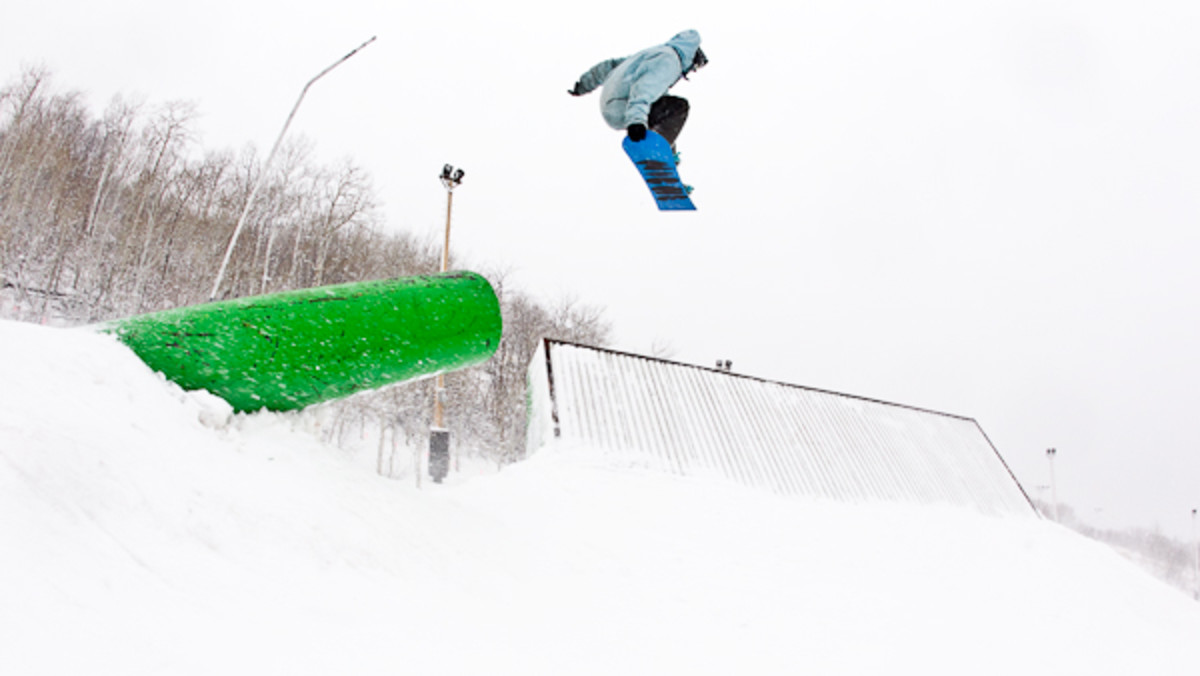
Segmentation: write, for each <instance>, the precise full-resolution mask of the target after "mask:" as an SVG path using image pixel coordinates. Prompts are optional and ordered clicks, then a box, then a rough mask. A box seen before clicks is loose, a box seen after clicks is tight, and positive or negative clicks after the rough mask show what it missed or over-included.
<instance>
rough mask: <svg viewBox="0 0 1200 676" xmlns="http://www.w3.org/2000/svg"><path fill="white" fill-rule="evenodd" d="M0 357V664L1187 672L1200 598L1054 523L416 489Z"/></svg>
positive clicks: (613, 473) (35, 333) (541, 481)
mask: <svg viewBox="0 0 1200 676" xmlns="http://www.w3.org/2000/svg"><path fill="white" fill-rule="evenodd" d="M0 354H2V355H3V356H2V357H0V672H3V673H5V674H43V673H47V674H83V673H86V674H332V673H338V674H375V673H380V674H384V673H387V674H391V673H416V674H481V673H487V674H522V675H527V674H617V673H624V674H668V673H669V674H703V673H708V674H729V673H742V674H795V673H815V674H905V673H913V674H922V675H923V676H924V675H927V674H954V675H956V676H958V675H961V674H1006V675H1007V674H1014V673H1023V674H1088V675H1089V676H1094V675H1097V674H1120V675H1122V676H1123V675H1126V674H1134V673H1145V674H1156V675H1161V674H1195V673H1200V645H1198V644H1197V641H1196V637H1197V636H1200V606H1198V605H1197V604H1195V603H1194V602H1193V601H1192V600H1190V599H1189V598H1187V597H1186V596H1185V595H1183V594H1181V593H1179V592H1177V591H1175V590H1172V589H1170V588H1168V587H1166V586H1165V585H1163V584H1161V583H1159V582H1157V581H1155V580H1153V579H1151V578H1150V577H1149V576H1147V575H1145V574H1143V573H1142V572H1140V571H1139V570H1137V569H1136V568H1135V567H1134V566H1133V564H1131V563H1128V562H1126V561H1125V560H1123V559H1122V558H1121V557H1119V556H1117V555H1116V554H1113V553H1112V552H1111V551H1109V550H1108V549H1106V548H1104V547H1103V546H1101V545H1098V544H1095V543H1092V542H1090V541H1088V540H1085V539H1083V538H1081V537H1079V536H1076V535H1074V534H1071V533H1069V532H1067V531H1065V530H1063V529H1061V528H1059V527H1058V526H1055V525H1053V524H1050V523H1043V522H1032V523H1030V522H1014V521H1004V520H998V519H991V518H985V517H981V516H977V515H975V514H972V513H967V512H962V511H955V510H951V509H944V510H943V509H927V508H925V509H922V508H915V507H897V506H889V505H857V506H853V505H842V504H833V503H811V502H804V501H798V500H795V499H784V498H780V497H776V496H772V495H765V494H759V493H755V492H753V491H750V490H749V489H745V488H741V487H738V486H735V485H731V484H726V483H721V482H719V481H716V480H708V479H698V478H681V477H675V476H670V475H666V474H660V473H655V472H651V471H647V470H639V469H636V468H628V467H618V466H614V465H612V464H611V462H606V461H604V460H602V459H601V458H600V457H599V456H598V455H596V454H594V453H591V452H589V451H588V449H583V448H552V449H549V450H547V451H545V452H543V453H541V454H539V455H538V456H536V457H534V458H532V459H530V460H528V461H526V462H524V463H521V464H519V465H516V466H512V467H509V468H507V469H505V470H504V471H502V472H500V473H498V474H493V475H488V476H478V477H472V478H469V479H463V478H462V477H458V478H457V479H456V480H455V481H452V482H450V483H449V484H447V485H434V484H429V483H426V484H425V486H424V487H423V488H421V489H418V488H417V487H416V486H414V485H413V483H412V482H397V481H391V480H387V479H383V478H380V477H377V476H375V475H374V474H373V473H372V472H371V471H370V470H369V469H368V468H363V467H362V466H360V465H358V464H355V463H353V462H351V461H350V460H348V459H347V457H346V455H345V454H344V453H342V452H341V451H338V450H337V449H332V448H329V447H326V446H323V445H322V444H321V443H319V441H318V440H317V439H316V438H315V437H314V436H312V435H311V434H309V433H308V432H306V431H305V425H302V424H299V422H300V421H301V419H300V418H299V417H297V416H280V415H252V416H231V415H230V413H229V408H228V406H226V405H225V404H224V403H223V402H221V401H220V400H218V399H216V398H214V397H211V396H208V395H204V394H198V393H184V392H182V391H180V390H178V388H175V387H174V386H172V385H170V384H168V383H166V382H165V381H163V380H162V379H161V378H160V377H158V376H156V375H155V374H153V373H151V372H149V371H148V370H147V369H145V368H144V367H143V366H142V365H141V363H140V362H139V361H138V360H137V359H136V358H135V357H134V356H133V355H132V354H131V353H130V352H128V351H127V350H126V349H125V348H124V347H122V346H121V345H119V344H118V343H116V342H115V341H114V340H112V339H111V338H108V337H103V336H98V335H95V334H92V333H90V332H87V331H85V330H66V329H51V328H44V327H37V326H32V325H25V324H17V323H12V322H0Z"/></svg>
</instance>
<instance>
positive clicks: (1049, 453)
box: [1046, 448, 1058, 522]
mask: <svg viewBox="0 0 1200 676" xmlns="http://www.w3.org/2000/svg"><path fill="white" fill-rule="evenodd" d="M1055 455H1058V451H1057V450H1055V449H1053V448H1048V449H1046V459H1047V460H1048V461H1049V462H1050V505H1051V508H1052V509H1053V512H1054V520H1055V521H1056V522H1057V521H1058V487H1057V486H1056V485H1055V483H1054V456H1055Z"/></svg>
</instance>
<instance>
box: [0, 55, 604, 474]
mask: <svg viewBox="0 0 1200 676" xmlns="http://www.w3.org/2000/svg"><path fill="white" fill-rule="evenodd" d="M196 119H197V113H196V106H195V104H193V103H190V102H180V101H172V102H168V103H165V104H161V105H153V106H151V105H147V104H145V103H140V102H134V101H130V100H128V99H125V98H123V97H116V98H114V99H113V100H112V101H111V102H110V103H109V104H108V106H107V107H106V108H105V109H104V110H103V112H102V113H100V114H99V115H98V116H97V115H96V114H94V113H93V112H92V111H91V110H90V109H89V108H88V106H87V104H86V101H85V99H84V96H83V95H82V94H81V93H80V92H77V91H59V90H57V89H56V87H55V86H54V83H53V81H52V77H51V75H50V73H49V72H48V71H46V70H45V69H40V68H30V69H26V70H25V71H23V72H22V73H21V74H20V75H19V76H18V77H17V78H15V79H14V80H13V81H12V82H10V83H9V84H7V85H6V86H4V87H3V88H2V89H0V297H2V298H5V299H8V302H7V303H4V304H0V312H2V313H3V314H6V315H8V316H10V317H17V318H22V319H33V320H41V321H47V320H49V321H54V322H56V323H64V324H86V323H93V322H97V321H103V320H106V319H112V318H117V317H123V316H128V315H132V314H139V313H143V312H151V311H156V310H162V309H167V308H172V307H179V306H183V305H190V304H194V303H199V302H203V301H206V300H208V297H209V294H210V292H211V290H212V284H213V282H214V280H215V278H216V274H217V270H218V269H219V267H220V265H221V261H222V258H223V256H224V254H225V248H226V246H227V245H228V243H229V240H230V237H231V235H232V233H233V230H234V227H235V226H236V224H237V221H238V219H239V217H240V216H241V214H242V211H243V209H244V208H245V206H246V201H247V199H248V198H249V196H250V194H251V189H252V187H253V185H254V183H255V182H256V181H257V180H258V179H259V177H260V176H261V177H262V181H263V183H262V186H261V188H260V190H259V193H258V195H257V197H256V199H255V202H254V204H253V205H252V208H251V209H250V211H249V212H248V215H247V218H246V222H245V224H244V227H243V230H242V233H241V235H240V237H239V239H238V242H237V245H236V246H235V247H234V249H233V251H232V252H231V257H230V260H229V263H228V267H227V270H226V273H225V276H224V281H223V283H222V285H221V287H220V290H219V296H220V297H221V298H234V297H240V296H248V295H256V294H261V293H271V292H276V291H283V290H288V289H298V288H308V287H314V286H322V285H326V284H337V283H343V282H353V281H362V280H369V279H381V278H389V277H397V276H407V275H418V274H430V273H434V272H436V271H437V270H438V269H439V267H440V258H441V252H440V246H441V245H440V243H434V242H433V241H432V240H431V239H429V238H420V237H416V236H414V235H412V234H410V233H406V232H394V231H392V230H391V229H389V228H386V227H385V226H386V224H385V223H384V220H383V216H382V213H381V211H380V209H379V208H378V204H377V199H376V197H375V194H374V192H373V188H372V185H371V178H370V176H369V175H368V174H367V172H366V171H365V170H363V169H362V168H361V167H359V166H357V165H356V164H355V163H354V162H353V161H350V160H346V161H342V162H340V163H337V164H334V165H332V166H327V165H321V164H318V163H317V162H316V161H315V160H314V159H313V154H314V153H313V150H312V144H311V143H309V142H307V141H305V140H303V139H289V140H287V141H285V143H284V144H283V146H281V148H280V150H279V152H278V154H277V155H276V157H275V159H274V160H273V162H272V165H271V166H270V167H264V166H263V164H264V158H261V157H260V156H259V154H258V152H257V151H256V150H255V148H254V147H253V146H252V145H247V146H246V148H245V149H243V150H241V151H239V152H233V151H230V150H207V149H203V148H200V147H199V145H198V143H197V140H196V139H197V134H196V128H195V124H196ZM264 172H265V173H264ZM451 258H452V259H453V252H451ZM452 267H453V266H452ZM481 272H482V274H484V275H485V276H486V277H488V278H489V280H490V281H491V282H492V284H493V287H494V288H495V289H496V290H497V295H498V296H499V297H500V301H501V312H502V314H503V317H504V334H503V337H502V340H501V343H500V346H499V349H498V350H497V353H496V356H495V357H494V358H493V359H491V360H490V361H489V362H487V363H486V364H484V365H482V366H478V367H475V368H472V369H468V370H466V371H463V372H460V373H453V374H448V375H447V389H446V395H445V396H446V397H447V398H448V401H447V404H448V409H449V410H450V411H453V412H456V415H451V416H450V417H449V418H448V420H447V423H448V425H449V427H450V429H451V433H452V436H454V437H456V438H458V439H461V440H462V441H461V443H462V444H464V445H465V446H468V447H471V448H475V449H478V450H480V451H481V452H486V453H488V454H489V455H492V456H493V457H495V458H497V459H498V460H500V461H502V462H503V461H505V460H507V459H511V458H513V457H515V456H517V455H519V454H520V452H521V449H522V448H523V443H524V441H523V439H524V422H525V403H524V389H525V368H526V366H527V365H528V361H529V359H530V357H531V355H532V352H533V349H534V347H535V346H536V343H537V341H538V340H539V339H540V338H542V337H544V336H549V337H554V338H560V339H564V340H574V341H580V342H586V343H590V344H596V345H604V344H606V343H607V341H608V337H609V332H610V327H609V325H608V323H607V322H606V321H605V320H604V318H603V315H602V313H601V312H600V311H599V310H597V309H595V308H593V307H589V306H584V305H581V304H579V303H576V302H573V301H570V300H564V301H561V302H559V303H557V304H551V305H547V304H546V303H545V302H541V301H538V300H535V299H533V298H532V297H530V296H529V295H527V294H524V293H522V292H520V291H519V290H517V289H513V288H510V287H509V285H507V284H505V279H504V274H503V273H499V272H491V273H489V271H488V270H482V271H481ZM432 396H433V391H432V385H431V384H430V383H429V382H418V383H412V384H408V385H401V386H396V387H394V388H388V389H387V390H385V391H382V392H376V393H372V394H370V395H365V396H358V397H353V398H351V399H349V400H347V401H344V402H340V403H338V404H337V405H335V406H334V407H333V410H334V411H335V414H334V419H333V429H334V430H336V434H335V436H336V435H340V434H344V433H345V431H346V430H348V429H351V428H355V429H361V428H363V427H364V426H370V425H374V426H377V429H379V430H381V431H389V432H391V433H392V434H393V435H402V436H403V437H407V438H408V439H409V440H410V441H411V442H413V443H420V441H419V440H420V439H421V437H422V436H423V435H427V433H428V429H429V422H430V420H429V416H430V411H431V408H432V407H431V404H430V402H431V399H432Z"/></svg>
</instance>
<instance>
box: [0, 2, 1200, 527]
mask: <svg viewBox="0 0 1200 676" xmlns="http://www.w3.org/2000/svg"><path fill="white" fill-rule="evenodd" d="M8 4H9V6H7V7H6V9H5V20H4V22H3V23H2V24H0V78H3V80H2V81H3V82H5V83H9V82H12V81H14V80H15V78H16V76H17V75H18V74H19V72H20V70H21V68H22V67H23V66H26V65H34V64H38V65H44V66H46V67H47V68H49V69H50V71H51V72H52V73H53V75H54V81H55V83H56V85H57V87H58V88H60V89H64V90H65V89H78V90H81V91H83V92H85V93H86V94H87V100H88V101H89V103H90V104H91V105H92V107H93V109H94V111H95V112H96V113H97V114H99V113H100V112H101V111H102V110H103V108H104V107H105V106H106V105H107V104H108V102H109V100H110V99H111V98H112V96H114V95H116V94H121V95H123V96H126V97H128V98H141V99H144V100H145V101H146V102H147V103H148V104H149V105H157V104H161V103H164V102H166V101H172V100H189V101H194V102H196V104H197V106H198V109H199V111H200V114H201V117H200V118H199V120H198V122H197V123H196V128H197V130H198V131H199V132H200V134H201V138H200V142H201V144H202V146H203V147H204V148H206V149H210V150H211V149H226V148H228V149H241V148H242V147H244V146H245V145H247V144H254V145H255V146H257V147H258V148H259V149H260V151H261V152H263V153H265V152H266V151H267V150H268V149H269V148H270V145H271V143H272V142H273V141H274V139H275V136H276V135H277V134H278V132H279V129H280V127H281V126H282V124H283V121H284V119H285V118H286V116H287V113H288V111H289V110H290V109H291V106H292V104H293V103H294V101H295V99H296V97H297V95H298V94H299V92H300V90H301V88H302V87H303V85H304V84H305V82H307V81H308V79H309V78H311V77H312V76H314V75H316V74H317V73H318V72H319V71H320V70H321V69H323V68H324V67H326V66H327V65H329V64H330V63H332V62H333V61H336V60H337V59H338V58H339V57H341V56H342V55H344V54H345V53H346V52H348V51H349V50H351V49H353V48H354V47H356V46H357V45H359V44H361V43H362V42H363V41H365V40H367V39H368V38H370V37H372V36H378V41H377V42H375V43H374V44H372V45H371V46H369V47H368V48H367V49H365V50H363V51H362V52H361V53H360V54H358V55H357V56H355V57H354V58H353V59H351V60H349V61H347V62H346V63H345V64H343V65H342V66H340V67H339V68H338V69H337V70H335V71H333V72H332V73H331V74H330V75H328V76H327V77H326V78H325V79H323V80H321V81H320V82H318V83H317V84H316V85H315V86H314V87H313V88H312V90H310V92H309V94H308V96H307V98H306V99H305V102H304V104H303V106H302V107H301V109H300V112H299V114H298V116H297V118H296V120H295V122H294V123H293V126H292V132H293V133H294V134H302V135H304V136H305V137H307V138H308V139H309V140H310V141H312V142H313V143H314V144H315V146H316V152H317V153H318V156H319V157H320V158H322V159H323V160H324V161H328V162H333V161H337V160H339V159H341V158H344V157H349V158H352V159H353V160H354V161H355V162H357V163H358V164H359V165H361V166H362V167H363V168H365V169H366V170H367V171H368V172H369V173H370V174H371V175H372V177H373V178H374V182H375V186H376V189H377V192H378V194H379V196H380V198H381V199H382V200H383V201H384V208H385V213H386V215H387V218H388V223H389V227H391V228H396V229H405V230H410V231H414V232H416V233H418V234H422V235H426V234H428V235H430V236H440V232H441V228H442V226H443V223H444V217H445V211H444V210H445V201H446V198H445V192H444V190H443V189H442V187H441V184H440V183H439V182H438V181H437V178H436V177H437V174H438V173H439V171H440V169H441V166H442V164H444V163H451V164H454V165H456V166H459V167H462V168H463V169H464V170H465V171H466V178H465V181H464V183H463V185H462V187H460V188H459V189H458V191H457V192H456V193H455V211H454V232H453V239H454V245H453V246H454V249H455V253H456V254H457V255H458V256H459V257H460V260H462V261H465V262H466V264H467V265H468V266H470V267H473V268H480V269H484V271H487V270H493V269H497V268H501V269H507V270H509V277H508V279H509V282H510V283H511V284H513V285H516V286H518V287H519V288H521V289H522V290H525V291H527V292H530V293H534V294H537V295H540V296H544V297H546V298H550V299H556V298H560V297H564V296H573V297H576V298H578V299H579V301H580V302H583V303H587V304H592V305H596V306H600V307H603V308H604V309H605V311H606V314H607V316H608V318H609V319H610V320H611V321H612V322H613V324H614V327H615V330H616V339H617V344H616V345H615V347H617V348H619V349H625V350H629V351H633V352H641V353H648V352H650V351H651V349H652V347H656V346H657V347H663V346H669V347H670V349H671V351H672V352H671V355H670V356H672V358H675V359H678V360H680V361H686V362H693V363H699V364H702V365H710V364H712V363H713V361H714V360H716V359H717V358H722V359H730V360H732V361H733V364H734V370H735V371H738V372H741V373H746V374H750V375H754V376H759V377H763V378H768V379H772V380H779V381H784V382H790V383H796V384H800V385H806V386H812V387H819V388H824V389H831V390H835V391H841V392H846V393H850V394H856V395H861V396H866V397H871V398H877V399H884V400H888V401H895V402H899V403H904V404H909V405H914V406H920V407H925V408H932V409H936V410H941V411H946V412H950V413H955V414H960V415H966V416H969V417H973V418H975V419H976V420H978V421H979V423H980V425H981V426H982V427H983V429H984V430H985V431H986V432H987V433H988V435H989V437H990V438H991V439H992V441H993V443H994V444H995V445H996V446H997V448H998V449H999V450H1000V452H1001V454H1002V455H1003V456H1004V458H1005V459H1006V460H1007V461H1008V463H1009V465H1010V466H1011V467H1012V469H1013V470H1014V472H1015V473H1016V474H1017V476H1018V478H1019V479H1021V481H1022V483H1023V484H1024V486H1025V487H1026V489H1027V490H1028V491H1029V492H1030V493H1031V494H1032V495H1034V496H1039V495H1045V489H1044V488H1042V487H1044V486H1045V485H1046V484H1047V483H1048V468H1047V461H1046V458H1045V450H1046V449H1047V448H1049V447H1055V448H1057V450H1058V454H1057V461H1056V463H1057V464H1056V475H1057V479H1058V489H1059V496H1060V498H1061V499H1062V500H1064V501H1065V502H1068V503H1070V504H1072V505H1073V506H1075V507H1076V508H1077V509H1078V510H1079V512H1080V513H1081V515H1082V516H1084V517H1086V518H1088V519H1089V520H1092V521H1094V522H1096V523H1099V524H1115V525H1126V524H1134V525H1140V526H1155V525H1158V526H1160V527H1161V528H1163V529H1164V530H1165V531H1167V532H1169V533H1171V534H1173V535H1177V536H1188V535H1189V534H1190V533H1191V510H1192V508H1193V507H1200V457H1198V456H1200V440H1198V439H1197V435H1196V433H1195V430H1194V425H1193V421H1194V419H1195V418H1196V417H1197V411H1198V410H1200V386H1198V383H1200V355H1198V349H1197V348H1198V346H1200V317H1198V316H1200V271H1198V266H1197V259H1198V255H1197V254H1198V253H1200V234H1197V228H1196V226H1197V223H1200V198H1198V197H1197V192H1198V188H1200V125H1198V121H1200V41H1198V40H1197V39H1196V36H1198V35H1200V4H1198V3H1195V2H1186V1H1183V0H1180V1H1166V0H1137V1H1134V0H1129V1H1127V2H1115V1H1106V0H1100V1H1096V0H1090V1H1078V2H1075V1H1064V0H1037V1H1025V0H995V1H990V0H954V1H951V0H945V1H933V0H910V1H906V2H889V1H887V0H864V1H860V2H845V1H835V0H820V1H817V2H806V3H794V2H756V1H754V0H743V1H741V2H721V3H717V2H707V3H706V2H692V3H645V2H639V3H633V2H628V3H626V2H609V3H602V4H601V5H595V4H589V5H587V6H586V7H581V6H577V5H576V4H574V3H562V2H531V1H525V0H513V1H511V2H503V3H501V2H492V1H490V0H482V1H477V0H469V1H464V2H442V3H431V2H420V3H418V2H395V1H391V2H371V1H367V0H344V1H343V2H338V3H334V2H328V1H325V2H310V1H308V0H294V1H293V2H289V3H282V2H278V3H264V2H255V1H253V0H240V1H238V2H230V1H227V0H210V1H209V2H204V3H189V4H188V5H187V6H178V5H173V4H170V3H163V2H148V1H143V0H107V1H106V2H102V3H99V2H93V1H90V0H88V1H83V0H61V1H55V2H40V1H35V0H15V6H12V5H14V3H13V2H10V3H8ZM686 28H695V29H697V30H699V31H700V33H701V35H702V37H703V40H704V41H703V47H704V50H705V52H706V53H707V54H708V56H709V58H710V61H711V62H710V64H709V66H708V68H706V69H705V70H703V71H701V72H700V73H698V74H696V75H695V76H693V78H692V80H691V81H690V82H683V83H680V84H679V85H678V86H677V87H676V88H675V90H674V93H676V94H678V95H681V96H685V97H687V98H688V99H689V100H690V101H691V103H692V115H691V119H690V120H689V123H688V126H687V127H686V128H685V130H684V132H683V134H682V135H681V136H680V139H679V148H680V150H681V151H682V153H683V159H684V162H683V165H682V167H681V173H682V175H683V178H684V181H685V182H687V183H691V184H693V185H694V186H695V187H696V192H695V193H694V195H693V198H694V200H695V202H696V203H697V205H698V207H699V211H698V212H696V213H690V214H679V213H666V214H660V213H659V212H657V211H656V210H655V209H654V206H653V204H652V201H651V198H650V196H649V193H648V192H647V191H646V189H645V187H644V186H643V185H642V184H641V183H640V179H639V178H638V176H637V174H636V173H635V172H634V170H633V168H632V167H631V166H630V165H629V164H628V160H627V159H626V158H625V156H624V154H623V153H622V152H621V149H620V138H621V137H620V134H618V133H617V132H613V131H611V130H609V129H608V128H607V127H606V126H605V125H604V123H603V121H602V120H601V118H600V114H599V110H598V105H599V104H598V97H597V96H596V95H595V94H593V95H592V96H589V97H586V98H582V99H574V98H572V97H570V96H568V95H567V94H566V90H567V89H568V88H569V87H570V86H571V85H572V84H573V83H574V81H575V79H576V78H577V77H578V75H579V74H580V73H582V72H583V71H584V70H585V69H587V68H589V67H590V66H592V65H593V64H594V63H596V62H598V61H600V60H602V59H605V58H609V57H612V56H623V55H626V54H628V53H631V52H634V51H636V50H638V49H641V48H643V47H647V46H651V45H654V44H658V43H662V42H665V41H666V40H667V39H669V38H670V37H671V36H672V35H673V34H675V33H676V32H678V31H680V30H683V29H686Z"/></svg>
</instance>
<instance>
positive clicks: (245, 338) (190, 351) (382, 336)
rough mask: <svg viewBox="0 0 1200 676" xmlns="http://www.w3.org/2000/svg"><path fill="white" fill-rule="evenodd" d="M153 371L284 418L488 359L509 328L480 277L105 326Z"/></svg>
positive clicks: (411, 280) (275, 299) (410, 281)
mask: <svg viewBox="0 0 1200 676" xmlns="http://www.w3.org/2000/svg"><path fill="white" fill-rule="evenodd" d="M100 330H101V331H103V332H105V333H109V334H112V335H114V336H116V337H117V338H118V339H119V340H120V341H121V342H123V343H124V344H125V345H127V346H129V348H130V349H132V350H133V351H134V352H135V353H136V354H137V355H138V357H140V358H141V359H142V361H144V362H146V364H147V365H149V366H150V368H152V369H154V370H155V371H159V372H161V373H162V374H163V375H164V376H166V377H167V379H169V380H171V381H173V382H175V383H178V384H179V385H180V386H181V387H183V388H184V389H187V390H198V389H203V390H208V391H209V392H212V393H213V394H215V395H217V396H219V397H221V398H222V399H224V400H225V401H228V402H229V403H230V405H231V406H233V409H234V410H235V411H239V412H248V411H257V410H259V409H264V408H265V409H267V410H270V411H289V410H295V409H300V408H304V407H305V406H309V405H311V404H317V403H320V402H324V401H329V400H332V399H338V398H341V397H345V396H347V395H350V394H354V393H356V392H361V391H364V390H371V389H376V388H379V387H383V386H385V385H390V384H393V383H399V382H403V381H407V380H413V379H416V378H422V377H427V376H431V375H436V374H438V373H446V372H450V371H456V370H458V369H463V368H466V367H468V366H474V365H476V364H480V363H482V362H485V361H487V360H488V359H489V358H491V356H492V354H493V353H495V351H496V348H497V347H498V346H499V344H500V334H501V330H502V322H501V318H500V303H499V301H498V300H497V298H496V293H495V291H493V290H492V287H491V285H490V284H489V283H488V282H487V280H486V279H484V278H483V277H482V276H480V275H478V274H475V273H473V272H448V273H442V274H437V275H423V276H416V277H402V278H397V279H388V280H379V281H371V282H355V283H351V284H339V285H335V286H326V287H320V288H315V289H303V290H299V291H285V292H282V293H275V294H269V295H265V296H254V297H249V298H237V299H233V300H227V301H219V302H215V303H206V304H203V305H194V306H189V307H183V308H177V309H174V310H165V311H163V312H155V313H151V314H145V315H138V316H135V317H129V318H126V319H119V320H115V321H111V322H108V323H106V324H103V325H102V326H101V327H100Z"/></svg>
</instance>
